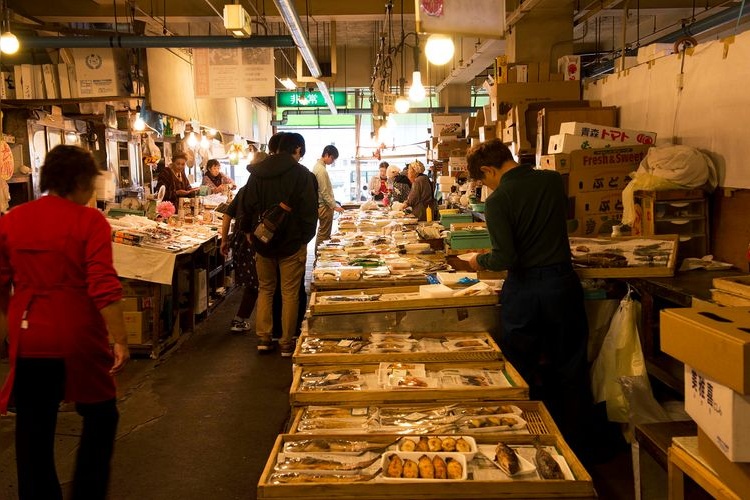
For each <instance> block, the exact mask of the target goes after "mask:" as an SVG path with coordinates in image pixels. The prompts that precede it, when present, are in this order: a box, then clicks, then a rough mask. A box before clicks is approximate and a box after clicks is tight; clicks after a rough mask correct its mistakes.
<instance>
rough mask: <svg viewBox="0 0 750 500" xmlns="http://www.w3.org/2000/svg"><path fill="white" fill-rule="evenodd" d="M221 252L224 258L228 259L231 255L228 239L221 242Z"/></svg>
mask: <svg viewBox="0 0 750 500" xmlns="http://www.w3.org/2000/svg"><path fill="white" fill-rule="evenodd" d="M219 252H221V255H223V256H224V257H227V256H228V255H229V242H228V241H227V238H223V239H222V240H221V246H220V247H219Z"/></svg>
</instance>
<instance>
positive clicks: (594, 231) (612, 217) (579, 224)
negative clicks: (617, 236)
mask: <svg viewBox="0 0 750 500" xmlns="http://www.w3.org/2000/svg"><path fill="white" fill-rule="evenodd" d="M572 218H573V219H574V223H573V224H574V226H575V228H574V229H573V230H572V231H569V233H568V236H590V237H600V236H612V227H613V226H617V225H619V224H620V223H621V222H622V212H620V213H608V214H598V213H591V214H583V215H576V216H574V217H572Z"/></svg>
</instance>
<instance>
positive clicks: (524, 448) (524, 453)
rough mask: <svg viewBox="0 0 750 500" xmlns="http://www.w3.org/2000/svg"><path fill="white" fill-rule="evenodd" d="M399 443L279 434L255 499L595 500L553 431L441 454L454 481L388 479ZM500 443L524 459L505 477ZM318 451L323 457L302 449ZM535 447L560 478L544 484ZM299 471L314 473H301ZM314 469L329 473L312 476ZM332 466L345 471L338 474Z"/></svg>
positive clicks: (392, 438)
mask: <svg viewBox="0 0 750 500" xmlns="http://www.w3.org/2000/svg"><path fill="white" fill-rule="evenodd" d="M415 437H417V438H418V437H420V436H415ZM403 439H404V438H403V437H400V436H397V435H383V436H369V435H356V434H354V435H343V436H342V435H333V436H316V439H315V442H312V443H311V442H310V438H309V437H308V436H303V435H281V436H279V437H278V438H277V440H276V443H275V445H274V447H273V450H272V451H271V456H270V458H269V459H268V462H267V463H266V467H265V469H264V470H263V473H262V474H261V478H260V481H259V483H258V494H257V497H258V498H259V499H261V498H262V499H268V498H275V499H296V498H320V499H330V498H337V499H352V500H353V499H357V500H362V499H383V498H409V499H455V498H462V499H490V498H501V497H502V498H579V499H580V498H596V492H595V491H594V486H593V482H592V479H591V476H589V474H588V473H587V472H586V470H585V469H584V467H583V465H581V462H580V461H579V460H578V458H576V456H575V455H574V454H573V452H572V451H571V449H570V448H569V447H568V445H567V444H566V443H565V441H564V440H563V439H562V437H561V436H560V435H559V433H555V434H552V435H543V436H536V437H530V436H518V437H515V438H506V437H498V436H492V435H485V436H477V437H476V438H475V442H476V447H477V449H478V452H477V453H474V454H473V455H471V454H468V455H463V454H461V453H447V454H445V456H446V457H447V458H448V459H449V461H450V459H453V460H455V461H456V463H458V464H460V469H462V470H461V471H460V472H462V474H460V475H456V476H454V477H455V479H424V478H411V479H407V478H401V477H399V478H396V477H390V476H392V474H389V472H387V471H388V470H389V469H390V467H389V462H390V457H392V455H394V454H397V455H404V456H406V454H404V453H403V452H400V451H399V450H398V443H399V442H400V441H401V440H403ZM501 439H502V442H503V443H504V444H506V445H508V446H510V447H511V448H512V449H513V451H514V453H517V454H518V455H519V456H521V457H523V458H522V460H521V463H522V468H521V470H520V472H516V473H515V474H512V475H511V474H508V473H506V472H504V471H503V470H502V469H501V467H500V466H498V465H496V462H495V460H494V450H495V448H496V447H497V445H498V443H499V442H501ZM327 443H331V444H333V448H334V449H338V448H344V449H347V448H346V447H347V446H352V447H359V448H362V451H361V452H360V453H361V454H360V455H356V454H355V453H353V452H343V453H342V452H339V451H331V449H330V447H328V448H327V447H326V444H327ZM308 445H310V446H311V447H312V448H310V446H308ZM319 448H320V449H324V450H325V451H318V452H307V451H304V450H306V449H316V450H317V449H319ZM326 448H327V449H326ZM538 449H543V450H544V451H545V452H547V453H548V454H549V457H550V460H554V461H555V462H556V463H557V464H558V469H559V476H558V477H562V479H543V476H542V473H544V474H546V475H547V476H548V477H549V476H550V475H549V471H548V469H546V468H545V467H544V465H540V464H539V461H538V460H539V459H537V455H536V453H537V450H538ZM420 454H422V452H419V453H416V454H412V455H413V456H414V460H417V456H418V455H420ZM352 455H354V456H352ZM409 456H411V455H409ZM428 458H429V457H428ZM300 467H302V468H304V467H309V468H310V469H312V470H300V469H299V468H300ZM316 467H320V468H321V469H329V470H322V471H321V470H320V469H317V470H316V469H315V468H316ZM337 467H339V468H341V469H344V470H343V471H338V472H337V471H336V468H337ZM358 467H360V468H358ZM331 468H333V470H331ZM290 469H291V470H290ZM384 469H385V471H384ZM420 473H421V472H420Z"/></svg>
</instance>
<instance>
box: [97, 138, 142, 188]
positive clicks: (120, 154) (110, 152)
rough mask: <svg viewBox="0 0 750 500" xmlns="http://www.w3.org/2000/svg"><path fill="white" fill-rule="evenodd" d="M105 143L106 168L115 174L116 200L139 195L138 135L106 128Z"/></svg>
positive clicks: (139, 149) (139, 146) (140, 178)
mask: <svg viewBox="0 0 750 500" xmlns="http://www.w3.org/2000/svg"><path fill="white" fill-rule="evenodd" d="M105 141H106V148H107V168H108V169H109V170H110V171H111V172H113V173H114V174H115V179H116V182H117V198H118V199H121V198H123V197H126V196H138V195H140V194H141V193H142V190H143V186H144V175H143V161H142V160H141V145H140V135H138V134H131V133H130V132H125V131H122V130H115V129H111V128H108V129H106V131H105Z"/></svg>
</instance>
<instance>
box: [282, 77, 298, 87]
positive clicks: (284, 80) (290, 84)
mask: <svg viewBox="0 0 750 500" xmlns="http://www.w3.org/2000/svg"><path fill="white" fill-rule="evenodd" d="M277 80H278V81H279V83H280V84H281V85H283V86H284V88H285V89H287V90H294V89H296V88H297V84H296V83H294V80H292V79H291V78H289V77H288V76H287V77H284V78H277Z"/></svg>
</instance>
